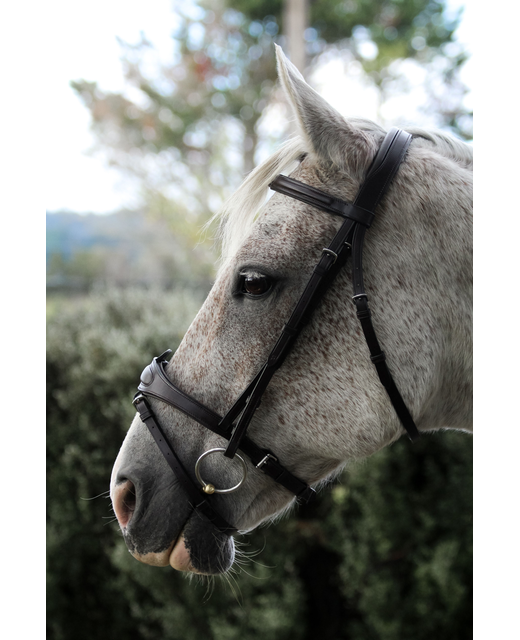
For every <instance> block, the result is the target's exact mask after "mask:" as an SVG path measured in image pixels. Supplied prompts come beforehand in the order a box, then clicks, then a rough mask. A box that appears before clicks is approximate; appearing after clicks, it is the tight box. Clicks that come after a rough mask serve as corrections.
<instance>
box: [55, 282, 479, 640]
mask: <svg viewBox="0 0 520 640" xmlns="http://www.w3.org/2000/svg"><path fill="white" fill-rule="evenodd" d="M200 302H201V300H200V299H196V298H195V296H193V295H192V294H190V293H189V292H169V293H164V292H160V291H144V290H126V291H123V290H114V291H101V292H97V293H95V294H92V295H90V296H88V297H86V298H84V299H82V300H80V301H78V302H77V303H76V304H74V305H67V307H64V308H62V309H61V310H60V308H59V307H58V308H56V309H55V310H54V312H53V313H52V315H51V316H50V318H49V320H48V339H47V359H48V364H47V367H48V369H47V393H48V485H47V495H48V560H47V565H48V597H47V602H48V614H47V620H48V638H49V639H52V640H71V639H72V638H73V639H74V640H92V638H100V639H105V638H106V639H112V638H123V637H124V638H126V639H127V640H129V639H136V640H148V639H149V640H152V639H153V640H158V639H160V640H200V639H201V638H207V639H215V640H239V639H240V640H257V639H261V640H264V639H265V640H304V639H305V640H311V639H312V640H315V639H316V638H319V639H320V640H340V639H343V638H351V639H355V640H370V639H372V638H373V639H374V640H376V639H377V640H381V639H384V640H393V639H394V638H395V639H396V640H397V639H399V640H407V639H410V640H412V639H413V640H417V638H420V639H421V640H429V639H432V640H434V639H435V640H438V638H439V637H443V638H444V639H446V640H449V639H457V640H459V639H465V638H468V639H469V638H471V637H472V628H471V625H472V596H471V587H472V573H471V572H472V555H471V551H472V441H471V438H470V437H468V436H467V435H465V434H457V433H448V432H445V433H437V434H435V435H432V436H427V437H425V438H423V439H422V440H421V441H420V442H419V443H417V444H414V445H413V446H412V445H411V444H409V442H408V441H407V440H405V439H403V440H402V441H400V442H398V443H396V444H395V445H394V446H392V447H390V448H388V449H386V450H384V451H382V452H380V453H379V454H377V455H375V456H373V457H372V458H371V459H370V460H368V461H366V462H365V463H363V464H358V465H355V466H352V467H351V468H349V469H347V470H346V471H345V473H344V474H343V476H342V478H341V482H339V483H335V485H334V486H333V487H329V488H326V489H324V490H323V491H322V492H321V493H320V495H319V496H318V497H317V498H316V499H315V500H314V501H313V502H312V503H311V504H309V505H306V506H305V507H300V508H299V509H298V510H297V511H296V512H295V513H293V514H292V516H290V517H288V518H286V519H284V520H282V521H281V522H279V523H278V524H276V525H272V526H271V527H269V528H268V529H267V528H261V529H259V530H257V531H255V532H253V533H252V534H251V535H249V536H248V537H247V538H245V539H243V540H242V541H241V542H240V545H241V549H242V551H243V555H242V557H241V559H240V563H239V564H237V565H236V566H235V570H234V572H233V573H231V574H230V575H228V576H227V577H219V578H215V579H211V580H208V581H205V582H200V581H199V579H188V578H187V577H186V576H185V575H184V574H180V573H176V572H174V571H173V570H172V569H170V568H161V569H159V568H155V567H148V566H145V565H142V564H140V563H138V562H136V561H135V560H134V559H133V558H132V557H131V556H130V554H129V553H128V551H127V550H126V547H125V545H124V543H123V540H122V537H121V535H120V533H119V530H118V526H117V523H115V522H114V518H113V512H112V511H111V508H110V501H109V500H108V496H107V493H106V491H107V489H108V484H109V478H110V471H111V468H112V464H113V462H114V460H115V457H116V455H117V452H118V450H119V447H120V445H121V443H122V441H123V438H124V435H125V432H126V429H127V428H128V426H129V424H130V422H131V419H132V417H133V414H134V411H133V408H132V406H131V399H132V396H133V393H134V389H135V386H136V384H137V381H138V378H139V374H140V372H141V370H142V369H143V367H144V366H145V365H146V364H147V363H148V362H149V361H150V360H151V358H152V356H154V355H158V354H159V353H160V352H161V351H163V350H164V349H166V348H168V347H170V348H173V349H175V348H176V346H177V345H178V343H179V340H180V339H181V336H182V333H183V332H184V330H185V329H186V328H187V326H188V324H189V321H190V320H191V318H192V317H193V316H194V315H195V312H196V309H197V308H198V306H199V305H200ZM96 496H99V497H96ZM123 634H124V635H123Z"/></svg>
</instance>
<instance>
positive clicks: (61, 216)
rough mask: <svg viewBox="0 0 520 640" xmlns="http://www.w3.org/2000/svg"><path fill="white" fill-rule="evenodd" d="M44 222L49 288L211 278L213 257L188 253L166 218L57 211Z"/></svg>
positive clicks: (167, 284) (170, 283)
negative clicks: (45, 225) (102, 283)
mask: <svg viewBox="0 0 520 640" xmlns="http://www.w3.org/2000/svg"><path fill="white" fill-rule="evenodd" d="M46 218H47V248H46V257H47V287H48V288H51V289H53V288H63V287H65V288H67V287H72V288H81V289H83V288H88V287H89V286H90V285H92V284H93V283H94V282H96V281H103V282H105V283H111V284H118V285H127V284H135V283H140V284H155V285H157V286H164V287H171V286H173V285H174V284H176V283H179V282H181V283H182V282H187V283H191V282H193V283H201V282H204V286H206V284H207V283H208V282H209V281H210V279H211V267H210V265H211V263H212V261H213V258H212V257H211V256H209V255H208V256H206V255H202V256H201V255H200V252H198V253H197V252H196V251H195V250H194V249H193V248H191V249H190V247H189V246H188V245H187V242H186V239H185V238H177V237H176V236H175V235H174V233H173V232H172V230H171V228H170V227H169V226H168V224H167V223H166V222H165V221H164V220H151V219H150V218H149V217H148V216H147V215H146V214H144V213H143V212H140V211H120V212H118V213H113V214H108V215H98V214H77V213H70V212H62V211H59V212H48V213H47V216H46ZM201 257H202V258H203V260H202V261H201V260H200V258H201ZM206 258H207V260H206Z"/></svg>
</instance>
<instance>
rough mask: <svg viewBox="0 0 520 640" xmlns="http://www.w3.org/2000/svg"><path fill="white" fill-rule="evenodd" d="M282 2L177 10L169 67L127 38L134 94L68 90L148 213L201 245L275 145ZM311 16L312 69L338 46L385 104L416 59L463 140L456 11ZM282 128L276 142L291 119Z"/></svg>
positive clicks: (354, 1)
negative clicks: (210, 221) (209, 225)
mask: <svg viewBox="0 0 520 640" xmlns="http://www.w3.org/2000/svg"><path fill="white" fill-rule="evenodd" d="M283 4H284V3H283V2H282V0H234V1H233V2H232V3H231V2H229V3H227V2H225V0H212V2H209V1H208V0H199V2H198V3H195V2H190V3H185V2H176V3H175V4H174V11H175V21H174V22H175V28H174V31H173V40H172V58H171V60H167V61H161V60H160V58H159V56H158V54H157V52H156V51H155V50H154V47H153V44H152V43H151V42H149V41H148V40H147V39H146V38H145V36H144V35H143V36H142V38H141V40H140V42H138V43H135V44H128V43H123V42H121V47H122V62H123V70H124V75H125V78H126V81H127V86H128V90H127V91H125V92H123V93H111V92H107V91H103V90H102V89H100V88H99V87H98V86H97V84H96V83H93V82H86V81H81V80H78V81H76V82H73V83H72V86H73V88H74V89H75V90H76V91H77V92H78V95H79V96H80V97H81V99H82V100H83V101H84V103H85V105H86V106H87V107H88V108H89V110H90V112H91V115H92V123H93V128H94V132H95V133H96V136H97V139H98V141H99V144H100V145H101V147H103V149H104V150H105V151H106V152H107V153H108V154H109V158H110V161H111V162H112V163H114V164H117V165H118V166H119V167H122V168H124V169H126V170H129V171H131V172H133V173H134V174H135V175H136V176H137V177H138V179H139V180H141V183H142V185H143V189H144V192H145V194H147V200H148V204H149V208H150V210H152V211H155V212H159V213H160V214H162V215H166V216H168V215H169V216H170V217H171V218H176V219H180V218H182V219H184V220H185V221H186V224H187V225H189V227H190V229H192V236H193V239H192V242H193V243H195V241H196V240H195V238H196V237H197V230H198V229H199V228H200V225H201V223H202V222H204V221H205V220H207V218H208V216H209V214H210V212H214V211H215V210H216V209H218V208H219V206H220V205H221V203H222V202H223V200H224V199H225V198H226V197H227V196H228V195H230V193H231V192H232V191H233V190H234V189H235V188H236V187H237V185H238V183H239V182H240V181H241V179H242V177H243V175H244V174H245V173H247V172H249V171H250V170H251V169H252V168H253V166H254V164H255V160H257V159H258V154H259V153H265V152H266V151H267V150H270V149H271V147H272V146H273V144H275V143H276V144H278V142H279V139H269V134H267V135H266V134H265V129H262V132H261V127H260V122H261V119H262V118H264V119H265V118H268V117H269V114H270V112H271V109H270V106H272V102H273V100H274V101H276V92H273V88H274V86H275V81H276V72H275V57H274V50H273V42H279V43H281V44H283V43H284V36H283V35H282V33H281V31H282V29H281V23H282V13H283ZM303 10H304V4H303V3H302V11H303ZM309 20H310V25H311V26H310V27H309V28H307V29H306V30H305V31H304V33H303V34H302V37H303V38H304V40H305V43H306V51H307V54H308V56H309V57H310V58H311V59H312V60H313V61H314V63H315V64H318V65H319V63H320V57H319V54H321V53H323V52H324V51H326V50H327V49H328V48H330V47H333V48H335V49H336V50H338V51H348V52H349V54H350V55H351V56H352V57H353V58H354V59H355V60H357V61H359V63H360V64H361V65H362V67H363V69H364V70H365V72H366V74H367V77H368V78H370V80H371V82H372V83H373V85H374V86H376V87H377V88H378V90H379V92H380V95H381V99H382V100H384V99H385V97H386V96H387V94H388V93H390V92H395V91H396V90H398V89H399V90H402V91H406V86H405V87H404V89H403V83H404V85H405V84H406V83H405V82H404V81H403V76H402V64H401V63H402V61H403V60H407V61H410V60H413V61H415V63H416V64H419V65H422V67H423V68H424V69H427V75H426V81H425V86H426V87H427V91H429V92H430V93H431V94H432V95H431V101H432V103H433V104H434V106H435V110H436V113H437V115H438V121H439V124H440V125H444V126H448V127H451V128H452V129H454V130H455V131H457V132H459V133H462V134H464V131H463V129H462V127H461V123H462V124H464V123H467V118H466V120H464V117H465V116H467V114H466V113H465V110H464V107H463V106H462V100H463V97H464V87H463V86H462V84H461V82H460V79H459V76H458V71H459V69H460V66H461V65H462V64H463V62H464V60H465V54H464V52H463V51H460V48H458V47H457V45H455V44H454V42H453V38H454V32H455V29H456V27H457V25H458V22H459V15H458V14H457V15H451V14H450V13H449V12H448V10H447V8H446V0H387V1H385V2H374V1H373V0H344V1H338V0H320V2H312V3H311V4H310V17H309ZM172 22H173V18H172ZM446 94H449V97H450V100H449V101H448V102H449V103H448V102H446V100H445V97H446ZM277 126H278V131H276V132H275V136H278V138H279V136H280V134H281V133H283V131H284V129H285V127H286V126H287V123H286V122H284V123H283V128H282V129H280V128H279V124H278V125H277ZM265 137H267V139H265ZM152 193H153V194H154V195H153V196H152V195H151V194H152Z"/></svg>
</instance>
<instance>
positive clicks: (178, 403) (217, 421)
mask: <svg viewBox="0 0 520 640" xmlns="http://www.w3.org/2000/svg"><path fill="white" fill-rule="evenodd" d="M169 353H171V351H170V350H168V351H166V352H165V353H163V354H162V355H161V356H159V357H157V358H154V359H153V360H152V362H151V364H150V365H148V367H146V369H145V370H144V371H143V373H142V377H141V381H140V383H139V386H138V389H139V391H140V392H141V394H143V395H146V396H151V397H153V398H156V399H158V400H161V401H162V402H166V403H167V404H170V405H171V406H173V407H176V408H177V409H179V410H180V411H182V412H183V413H185V414H186V415H188V416H190V417H191V418H193V419H194V420H196V421H197V422H198V423H199V424H201V425H202V426H204V427H206V428H207V429H209V430H210V431H213V432H214V433H216V434H218V435H219V436H222V437H223V438H226V439H227V440H229V438H230V430H229V429H223V428H222V426H221V423H222V417H221V416H219V415H218V413H215V412H214V411H212V410H211V409H209V408H207V407H205V406H204V405H202V404H201V403H200V402H198V401H197V400H195V399H194V398H191V397H190V396H188V395H186V394H185V393H184V392H183V391H181V390H180V389H179V388H178V387H176V386H175V385H174V384H173V383H172V382H171V381H170V380H169V379H168V377H167V375H166V372H165V371H164V367H165V365H166V363H167V361H166V360H165V359H164V358H165V356H167V355H168V354H169ZM149 411H150V412H151V409H149ZM157 426H158V425H157ZM240 450H241V451H243V452H244V453H245V454H246V455H247V456H248V457H249V458H250V460H251V462H252V463H253V464H254V465H255V466H256V467H257V468H259V469H261V470H262V471H263V472H264V473H265V474H266V475H268V476H270V477H271V478H273V480H276V481H277V482H278V483H279V484H281V485H282V486H284V487H285V488H286V489H288V490H289V491H291V492H292V493H294V494H295V495H296V496H297V497H298V498H300V499H301V500H303V501H308V500H309V499H310V498H311V497H312V496H313V495H314V489H312V487H309V486H308V485H307V484H306V483H305V482H302V480H299V479H298V478H296V477H295V476H293V475H292V473H290V472H289V471H287V469H285V467H283V466H282V465H281V464H280V463H279V462H278V460H277V459H276V457H275V456H274V455H273V454H272V453H271V452H270V451H268V450H266V449H262V448H261V447H259V446H257V445H256V444H255V443H254V442H253V441H252V440H250V439H249V438H248V437H245V438H243V439H242V441H241V443H240ZM195 489H196V491H197V492H200V488H199V487H198V486H195Z"/></svg>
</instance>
